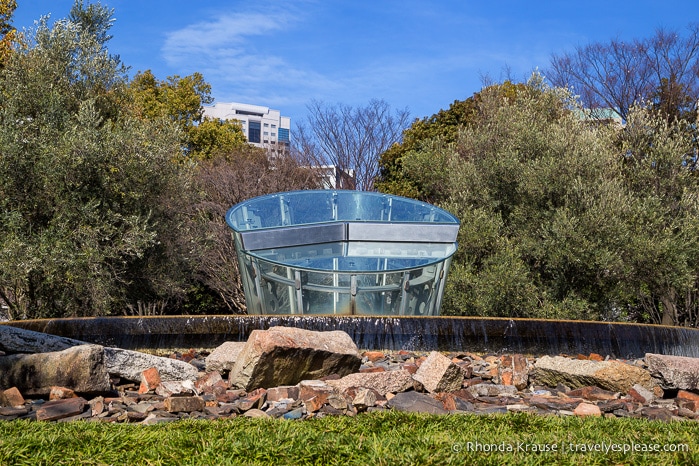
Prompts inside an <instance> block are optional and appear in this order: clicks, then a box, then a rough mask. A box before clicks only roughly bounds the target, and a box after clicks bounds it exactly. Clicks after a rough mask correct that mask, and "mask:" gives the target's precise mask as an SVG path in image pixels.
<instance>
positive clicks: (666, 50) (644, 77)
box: [547, 24, 699, 119]
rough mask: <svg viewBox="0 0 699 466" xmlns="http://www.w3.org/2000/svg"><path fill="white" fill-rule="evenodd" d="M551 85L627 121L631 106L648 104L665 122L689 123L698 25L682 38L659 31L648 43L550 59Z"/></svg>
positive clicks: (698, 78)
mask: <svg viewBox="0 0 699 466" xmlns="http://www.w3.org/2000/svg"><path fill="white" fill-rule="evenodd" d="M547 77H548V79H549V80H550V81H551V83H552V84H553V85H555V86H560V87H571V88H572V89H573V90H574V92H576V93H578V94H579V95H580V98H581V101H582V103H583V104H584V105H585V106H586V107H588V108H591V109H596V108H609V109H613V110H615V111H616V112H618V113H619V115H620V116H621V117H622V118H623V119H626V117H627V116H628V113H629V111H630V109H631V108H632V107H633V106H634V105H639V106H643V105H646V104H647V103H649V102H652V103H653V104H654V105H655V107H656V108H657V109H658V110H660V111H662V114H663V115H664V116H665V117H666V118H673V117H687V116H689V114H691V116H690V118H692V119H694V114H693V112H694V111H695V109H696V107H695V106H696V103H697V100H698V99H699V24H694V25H690V26H689V27H688V29H687V35H686V36H684V37H682V36H680V35H679V34H678V33H677V32H675V31H666V30H663V29H659V30H657V31H656V33H655V35H654V36H653V37H651V38H650V39H645V40H634V41H631V42H623V41H619V40H612V41H610V42H609V43H607V44H604V43H593V44H589V45H586V46H581V47H577V48H576V49H575V52H573V53H566V54H562V55H554V56H553V57H552V59H551V69H550V70H549V71H548V72H547Z"/></svg>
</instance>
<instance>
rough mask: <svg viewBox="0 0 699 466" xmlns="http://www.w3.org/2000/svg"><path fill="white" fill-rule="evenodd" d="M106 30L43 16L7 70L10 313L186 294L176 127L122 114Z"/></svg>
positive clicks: (4, 221) (96, 311) (104, 307)
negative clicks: (102, 34)
mask: <svg viewBox="0 0 699 466" xmlns="http://www.w3.org/2000/svg"><path fill="white" fill-rule="evenodd" d="M126 84H127V77H126V75H125V74H124V73H123V67H122V66H121V64H120V63H119V61H118V59H116V58H115V57H112V56H110V55H109V53H108V51H107V50H106V49H105V48H104V42H102V41H101V39H100V38H99V34H97V35H94V34H86V29H85V27H84V25H81V24H76V23H74V22H72V21H67V20H60V21H57V22H56V23H55V24H54V26H53V27H51V28H49V27H48V25H47V24H46V22H45V21H43V20H42V21H40V22H39V24H38V26H37V27H36V29H35V30H34V31H30V33H29V35H28V36H27V38H26V42H25V43H23V44H20V46H19V48H18V51H17V53H15V54H12V55H11V56H10V59H9V60H8V62H7V63H6V66H5V67H4V69H2V71H0V231H2V235H0V299H1V300H2V301H4V303H5V304H6V305H7V306H8V307H9V309H10V315H11V317H12V318H27V317H49V316H82V315H104V314H110V313H119V312H122V311H124V310H125V309H127V307H128V306H129V305H132V304H136V303H137V301H139V300H143V301H155V300H167V299H170V300H171V299H173V298H172V297H174V296H177V294H178V293H180V294H182V290H183V288H184V286H183V280H184V278H185V277H184V276H183V275H185V274H186V271H187V263H186V261H187V257H188V256H187V253H186V250H181V251H175V250H173V248H172V247H166V245H167V246H169V245H172V244H176V243H174V242H173V240H172V237H173V236H176V235H178V234H181V233H182V232H181V231H180V230H178V228H179V227H180V226H183V225H186V223H185V222H184V219H183V218H182V216H181V215H180V214H179V213H178V212H179V211H180V210H179V209H178V207H182V202H185V200H186V199H187V197H188V195H187V192H188V189H187V186H188V176H189V175H188V173H187V172H186V171H185V168H184V166H183V165H182V164H174V163H172V160H173V159H176V158H177V157H179V156H180V154H181V150H180V145H179V141H178V138H177V132H176V130H175V129H174V128H173V126H172V125H169V126H168V125H163V124H156V123H155V122H153V123H150V122H144V121H143V120H140V119H137V118H134V117H133V116H132V115H131V114H129V113H128V112H116V111H115V107H114V106H107V105H104V104H103V103H104V102H105V101H118V100H120V99H123V96H124V95H125V90H126Z"/></svg>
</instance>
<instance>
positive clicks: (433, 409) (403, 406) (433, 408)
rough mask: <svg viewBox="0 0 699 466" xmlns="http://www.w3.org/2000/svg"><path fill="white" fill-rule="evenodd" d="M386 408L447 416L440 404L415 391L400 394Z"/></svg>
mask: <svg viewBox="0 0 699 466" xmlns="http://www.w3.org/2000/svg"><path fill="white" fill-rule="evenodd" d="M387 406H388V407H389V408H391V409H395V410H396V411H406V412H419V413H429V414H447V413H448V412H449V411H447V410H446V409H444V406H443V405H442V402H441V401H439V400H435V399H434V398H432V397H431V396H429V395H427V394H426V393H419V392H415V391H410V392H402V393H398V394H396V396H394V397H393V398H391V399H390V400H389V401H388V403H387Z"/></svg>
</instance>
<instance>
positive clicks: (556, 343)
mask: <svg viewBox="0 0 699 466" xmlns="http://www.w3.org/2000/svg"><path fill="white" fill-rule="evenodd" d="M4 324H5V325H12V326H15V327H20V328H25V329H29V330H34V331H38V332H44V333H50V334H54V335H59V336H65V337H70V338H74V339H78V340H82V341H87V342H91V343H97V344H101V345H105V346H112V347H119V348H124V349H135V350H167V349H183V348H199V349H213V348H215V347H217V346H218V345H220V344H221V343H223V342H224V341H245V340H247V338H248V336H249V334H250V332H252V331H253V330H255V329H266V328H269V327H273V326H279V325H281V326H288V327H299V328H305V329H308V330H319V331H323V330H325V331H327V330H343V331H345V332H347V333H348V334H349V335H350V336H351V337H352V339H353V340H354V342H355V343H356V344H357V346H358V347H359V348H361V349H374V350H400V349H406V350H412V351H431V350H438V351H471V352H478V353H503V352H511V353H512V352H516V353H523V354H531V355H544V354H550V355H556V354H569V355H576V354H589V353H598V354H601V355H605V356H606V355H609V356H613V357H617V358H634V357H643V356H644V355H645V354H646V353H658V354H668V355H676V356H691V357H699V330H698V329H692V328H685V327H666V326H660V325H642V324H624V323H609V322H588V321H566V320H532V319H498V318H479V317H372V316H353V317H349V316H265V315H262V316H234V315H218V316H162V317H95V318H76V319H43V320H25V321H11V322H5V323H4Z"/></svg>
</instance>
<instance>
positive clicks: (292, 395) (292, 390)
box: [267, 385, 299, 401]
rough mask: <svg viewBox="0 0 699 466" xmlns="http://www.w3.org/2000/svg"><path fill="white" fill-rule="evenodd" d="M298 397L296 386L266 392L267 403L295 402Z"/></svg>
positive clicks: (273, 388)
mask: <svg viewBox="0 0 699 466" xmlns="http://www.w3.org/2000/svg"><path fill="white" fill-rule="evenodd" d="M298 397H299V387H298V385H283V386H281V387H272V388H270V389H269V390H267V401H279V400H288V399H292V400H295V399H297V398H298Z"/></svg>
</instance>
